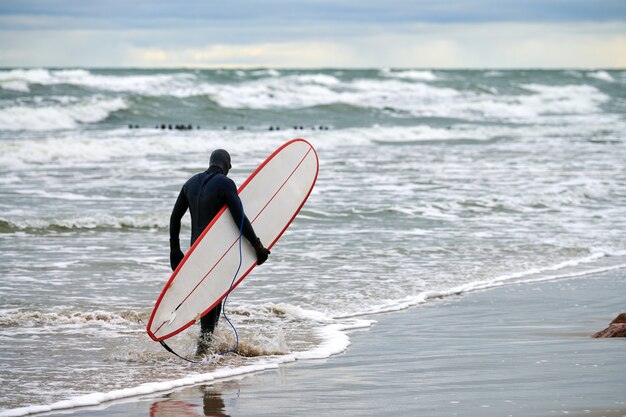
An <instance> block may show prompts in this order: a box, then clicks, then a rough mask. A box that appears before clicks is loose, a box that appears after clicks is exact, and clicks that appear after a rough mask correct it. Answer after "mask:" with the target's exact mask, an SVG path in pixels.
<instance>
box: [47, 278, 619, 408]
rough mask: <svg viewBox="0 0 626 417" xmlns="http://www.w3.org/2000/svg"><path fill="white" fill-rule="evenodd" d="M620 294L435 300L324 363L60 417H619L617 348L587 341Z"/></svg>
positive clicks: (540, 287) (563, 283)
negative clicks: (385, 415)
mask: <svg viewBox="0 0 626 417" xmlns="http://www.w3.org/2000/svg"><path fill="white" fill-rule="evenodd" d="M624 291H626V276H625V275H624V272H623V271H620V272H614V273H608V274H601V275H595V276H585V277H580V278H575V279H565V280H557V281H550V282H540V283H526V284H518V285H513V286H506V287H499V288H493V289H490V290H484V291H478V292H474V293H471V294H466V295H464V296H458V297H451V298H447V299H441V300H438V301H434V302H432V303H429V304H427V305H424V306H420V307H415V308H412V309H410V310H407V311H401V312H395V313H387V314H381V315H374V316H370V317H369V318H372V319H375V320H376V321H377V323H376V324H375V325H374V326H373V327H371V328H369V329H367V330H362V331H354V332H351V333H350V340H351V342H352V343H351V345H350V347H349V348H348V350H347V351H346V352H344V353H342V354H339V355H337V356H334V357H331V358H329V359H326V360H317V361H315V360H313V361H306V360H305V361H298V362H295V363H291V364H287V365H282V366H280V367H279V368H278V369H276V370H269V371H264V372H260V373H255V374H252V375H247V376H241V377H237V378H231V379H223V380H215V381H213V382H211V383H210V384H205V385H202V384H200V385H196V386H191V387H187V388H184V389H179V390H174V391H170V392H167V393H164V394H159V395H151V396H149V397H144V398H141V397H138V398H135V399H127V400H125V401H124V402H123V403H117V404H116V403H111V404H103V405H102V406H100V407H99V408H98V409H78V410H75V411H73V412H69V415H71V416H75V417H80V416H90V417H91V416H119V417H130V416H144V415H145V416H147V415H150V416H173V415H189V416H194V415H198V416H203V415H218V416H293V415H298V416H334V415H340V416H344V415H345V416H350V415H358V416H375V415H381V414H387V415H398V416H400V415H407V416H408V415H428V416H525V417H531V416H537V417H540V416H561V415H571V416H607V417H617V416H624V415H626V398H625V397H624V392H626V380H625V379H624V371H625V368H624V363H625V359H626V356H625V354H624V342H625V341H624V340H623V339H592V338H591V337H590V335H591V334H592V333H594V332H595V331H597V330H600V329H602V328H604V327H605V326H606V325H607V324H608V322H609V321H610V320H611V319H612V318H613V316H615V315H617V313H618V312H620V311H622V310H623V309H624V299H623V294H624ZM53 415H57V414H53ZM58 415H68V414H67V413H63V414H58Z"/></svg>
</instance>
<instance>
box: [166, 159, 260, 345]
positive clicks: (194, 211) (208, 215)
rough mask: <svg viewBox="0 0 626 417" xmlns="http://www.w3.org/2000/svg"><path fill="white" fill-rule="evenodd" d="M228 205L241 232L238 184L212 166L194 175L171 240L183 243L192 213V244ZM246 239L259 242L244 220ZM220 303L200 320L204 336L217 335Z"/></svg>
mask: <svg viewBox="0 0 626 417" xmlns="http://www.w3.org/2000/svg"><path fill="white" fill-rule="evenodd" d="M224 205H227V206H228V208H229V209H230V212H231V214H232V216H233V220H234V221H235V224H236V225H237V228H238V229H239V226H240V225H241V215H242V214H243V212H242V204H241V200H240V199H239V196H238V195H237V187H236V186H235V182H234V181H233V180H231V179H230V178H228V177H227V176H226V175H224V171H222V169H221V168H220V167H217V166H212V167H210V168H209V169H208V170H206V171H205V172H201V173H199V174H196V175H194V176H193V177H191V178H189V180H188V181H187V182H186V183H185V185H183V188H182V190H180V194H179V195H178V199H177V200H176V204H175V205H174V209H173V210H172V215H171V217H170V239H176V240H178V239H179V234H180V220H181V218H182V217H183V215H184V214H185V212H186V211H187V209H189V212H190V213H191V244H192V245H193V244H194V242H195V241H196V239H198V237H199V236H200V235H201V234H202V232H203V231H204V229H205V228H206V227H207V226H208V225H209V223H211V221H212V220H213V218H214V217H215V216H216V215H217V213H219V211H220V210H221V209H222V207H224ZM243 235H244V237H245V238H246V239H248V241H249V242H250V243H251V244H254V243H255V242H256V241H257V240H258V238H257V236H256V234H255V233H254V229H253V228H252V225H251V224H250V221H249V220H248V218H247V217H245V216H244V224H243ZM221 307H222V303H221V302H220V303H219V304H218V305H217V306H215V308H213V309H212V310H211V311H210V312H208V313H207V314H206V315H205V316H204V317H202V319H201V320H200V323H201V328H202V333H203V334H208V333H213V330H214V329H215V326H216V325H217V321H218V320H219V317H220V309H221Z"/></svg>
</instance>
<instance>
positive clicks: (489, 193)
mask: <svg viewBox="0 0 626 417" xmlns="http://www.w3.org/2000/svg"><path fill="white" fill-rule="evenodd" d="M624 97H626V71H623V70H605V69H589V70H587V69H581V70H568V69H562V70H561V69H555V70H492V69H485V70H436V69H433V70H417V69H394V68H388V69H384V68H380V69H379V68H372V69H333V68H329V69H315V68H312V69H280V68H278V69H274V68H254V69H206V70H204V69H202V70H201V69H169V70H167V69H77V68H38V69H34V68H14V69H2V70H0V277H1V280H0V350H1V351H2V352H3V355H2V357H0V369H2V372H0V385H1V386H2V395H1V396H0V415H2V416H4V415H7V416H8V415H27V414H32V413H37V412H50V411H53V412H61V411H62V410H66V411H67V412H70V413H73V412H76V413H79V414H80V413H99V412H100V413H103V415H107V413H114V412H118V411H116V410H119V413H121V414H120V415H133V413H138V414H146V413H148V414H149V413H153V414H155V413H165V414H167V413H176V412H178V413H179V414H181V413H183V414H184V413H186V412H189V413H196V414H198V413H202V411H201V408H198V407H203V406H202V405H201V404H202V402H203V399H202V398H203V396H204V394H202V392H204V391H203V390H205V388H198V387H200V386H202V384H208V388H206V389H207V390H208V394H206V396H207V397H208V398H209V399H210V400H211V401H212V400H213V399H215V400H216V403H217V404H219V401H220V398H221V399H222V400H221V401H223V402H224V406H223V407H222V408H223V409H224V410H223V412H227V413H229V414H231V415H258V414H262V413H266V414H272V415H274V414H278V415H280V414H281V413H282V415H306V414H313V413H325V414H327V415H328V414H332V413H340V414H344V415H348V414H354V415H358V414H364V415H367V414H374V413H377V414H380V413H387V414H393V415H403V414H405V415H406V414H409V415H413V414H424V415H437V413H439V412H440V413H442V415H453V414H454V413H457V414H458V415H476V416H481V415H488V413H493V415H509V414H513V415H533V416H534V415H537V416H539V415H550V413H552V412H555V413H558V412H560V411H559V410H564V411H567V412H569V413H572V414H573V413H580V412H583V413H584V412H586V411H585V410H590V411H589V412H590V413H592V412H593V413H595V412H602V411H605V410H613V409H615V410H620V411H621V410H623V407H622V406H621V405H620V404H619V403H615V402H619V401H620V396H619V395H618V394H617V393H619V392H623V391H624V389H623V388H624V385H623V381H621V382H620V380H618V378H617V377H616V375H617V374H618V373H619V374H620V375H621V374H624V365H623V364H624V360H623V359H624V357H623V355H622V357H621V358H620V357H619V352H620V350H619V349H622V344H620V343H621V341H619V340H616V341H614V340H611V341H606V340H591V339H590V338H589V335H590V334H591V333H594V332H596V331H598V330H601V329H602V328H604V327H606V325H608V323H609V322H610V321H611V320H612V319H613V317H615V316H616V315H617V314H618V313H620V312H623V311H624V310H625V308H624V306H623V294H624V288H623V285H624V284H623V283H624V271H626V239H625V234H624V230H626V194H624V190H625V189H626V171H625V170H624V161H626V142H625V141H624V137H626V136H625V135H626V118H625V116H624V115H625V114H626V102H625V101H624ZM170 126H171V127H170ZM177 126H178V127H177ZM180 126H185V128H184V129H182V128H180ZM189 127H191V128H189ZM294 138H303V139H306V140H307V141H308V142H309V143H310V144H311V145H312V146H313V147H314V148H315V150H316V153H317V155H318V157H319V162H320V166H319V175H318V177H317V181H316V184H315V187H314V188H313V190H312V192H311V194H310V196H309V198H308V200H307V202H306V204H305V205H304V206H303V207H302V210H301V211H300V213H299V214H298V216H297V217H296V218H295V219H294V221H293V223H292V224H291V225H290V226H289V228H288V229H287V230H286V231H285V233H284V234H283V235H282V237H281V238H280V239H279V240H278V241H277V242H276V243H275V245H274V246H272V248H271V251H272V253H271V256H270V258H269V259H268V261H267V262H266V263H264V264H263V265H261V266H258V267H256V268H255V269H254V270H253V271H252V272H251V273H250V274H249V275H248V276H247V277H246V279H245V280H243V281H242V282H241V284H240V285H238V286H237V288H236V289H235V291H233V292H232V294H231V295H230V296H229V298H228V302H227V303H226V307H225V312H226V314H227V315H228V317H229V319H230V320H231V322H232V323H233V326H234V328H235V329H236V331H237V335H238V339H239V341H240V342H241V343H240V345H239V348H240V349H241V352H243V353H245V356H228V355H226V356H220V357H213V356H211V355H209V356H207V357H205V358H202V359H204V362H203V363H202V364H201V365H194V364H188V363H185V362H182V361H181V360H180V359H179V358H177V357H175V356H174V355H171V354H170V353H168V352H167V351H166V350H165V349H163V348H162V347H161V346H160V345H159V344H158V343H155V342H154V341H153V340H152V339H150V337H149V336H148V334H147V333H146V326H147V323H148V320H149V317H150V313H151V312H152V309H153V307H154V305H155V302H156V300H157V299H158V296H159V294H160V293H161V291H162V290H163V288H164V286H165V285H166V283H167V281H168V279H169V277H170V275H171V273H172V271H171V268H170V262H169V255H170V253H169V238H170V236H169V224H170V223H169V219H170V213H171V211H172V208H173V206H174V202H175V201H176V199H177V196H178V195H179V192H180V190H181V187H182V186H183V184H184V183H185V182H186V181H187V180H188V179H189V178H190V177H191V176H193V175H195V174H196V173H199V172H203V171H205V170H206V169H207V165H208V163H209V161H208V160H209V155H210V154H211V152H212V151H213V150H215V149H220V148H221V149H226V150H227V151H228V152H229V153H230V155H231V158H232V169H231V170H230V172H229V175H228V176H229V177H230V178H231V179H232V180H233V181H234V182H235V184H236V185H237V186H241V185H242V184H244V183H245V181H246V179H247V178H248V176H249V175H250V174H251V173H252V172H254V170H255V169H256V168H257V167H258V166H259V165H260V164H262V163H263V161H265V160H266V158H267V157H268V156H269V155H271V154H272V153H273V152H274V151H275V150H276V149H278V148H279V147H281V146H282V145H283V144H285V143H286V142H287V141H289V140H292V139H294ZM244 209H245V208H244ZM182 224H183V227H182V231H181V233H180V241H181V249H182V250H183V251H187V250H188V249H189V243H190V240H189V238H190V219H189V216H188V214H187V215H185V217H183V219H182ZM253 226H255V224H253ZM233 227H235V226H234V225H233ZM258 229H259V230H261V227H260V225H259V227H258ZM244 243H245V242H244ZM234 272H235V271H233V274H234ZM568 300H570V301H571V304H568V303H567V302H568ZM620 303H621V305H620ZM198 333H199V329H198V326H192V327H190V328H189V329H187V330H186V331H184V332H182V333H180V334H177V335H176V336H174V337H171V338H169V339H168V340H167V343H168V345H169V346H171V347H172V348H173V349H174V350H175V351H176V352H177V353H179V354H181V355H182V356H185V357H193V356H194V355H195V352H196V348H197V340H198ZM235 340H236V336H235V333H234V332H233V329H232V328H231V327H230V326H229V325H228V323H227V322H226V320H224V319H221V320H220V324H219V326H218V328H217V332H216V334H215V341H216V342H215V344H214V345H213V346H212V347H211V349H212V353H219V352H221V351H223V350H227V349H230V348H232V347H233V346H234V345H235ZM622 351H623V349H622ZM576 352H578V353H576ZM612 361H613V362H612ZM596 371H597V372H596ZM185 387H188V388H185ZM199 390H200V391H199ZM620 390H621V391H620ZM166 392H171V394H170V396H169V397H167V396H164V395H165V394H163V393H166ZM141 396H147V397H145V398H141ZM180 396H182V397H180ZM137 398H139V400H138V399H137ZM168 398H178V400H180V401H182V404H183V405H182V406H183V407H188V408H185V410H187V411H184V412H183V411H181V410H178V411H171V412H170V411H167V409H168V408H170V407H173V408H176V404H178V403H173V402H167V401H166V400H167V399H168ZM180 398H182V399H180ZM242 399H247V401H243V400H242ZM269 399H271V401H269ZM178 400H177V401H178ZM248 400H249V401H248ZM112 401H125V402H124V403H122V404H118V403H112ZM211 401H209V402H211ZM185 403H189V404H191V405H185ZM270 403H271V404H270ZM84 406H92V407H101V408H102V409H101V411H98V410H97V409H89V410H87V409H85V408H80V407H84ZM164 407H165V409H166V411H163V410H164ZM207 407H208V406H207ZM218 408H219V407H218ZM132 410H135V411H132ZM198 410H200V411H198ZM618 412H619V411H618ZM463 413H465V414H463Z"/></svg>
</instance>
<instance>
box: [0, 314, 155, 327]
mask: <svg viewBox="0 0 626 417" xmlns="http://www.w3.org/2000/svg"><path fill="white" fill-rule="evenodd" d="M148 317H149V313H148V312H145V311H144V312H141V311H134V310H124V311H120V312H115V313H112V312H107V311H72V310H59V311H54V312H42V311H37V310H32V311H24V310H20V311H3V312H0V328H2V329H8V328H14V327H20V328H22V327H41V326H57V325H67V324H79V325H82V324H86V323H98V322H99V323H110V324H114V325H128V324H130V323H134V324H142V323H147V320H148Z"/></svg>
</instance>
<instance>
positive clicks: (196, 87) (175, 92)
mask: <svg viewBox="0 0 626 417" xmlns="http://www.w3.org/2000/svg"><path fill="white" fill-rule="evenodd" d="M59 84H67V85H74V86H79V87H87V88H91V89H94V90H101V91H112V92H131V93H136V94H142V95H146V96H160V95H172V96H178V97H188V96H192V95H202V94H206V91H211V89H210V85H209V84H203V83H198V79H197V77H196V76H195V75H194V74H193V73H189V72H179V73H172V74H141V75H137V74H124V75H104V74H95V73H92V72H91V71H87V70H83V69H75V70H48V69H29V70H25V69H15V70H10V71H0V87H2V88H4V89H12V90H16V91H24V92H28V91H30V86H31V85H44V86H49V85H59ZM204 88H206V89H207V90H206V91H205V90H203V89H204Z"/></svg>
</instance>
